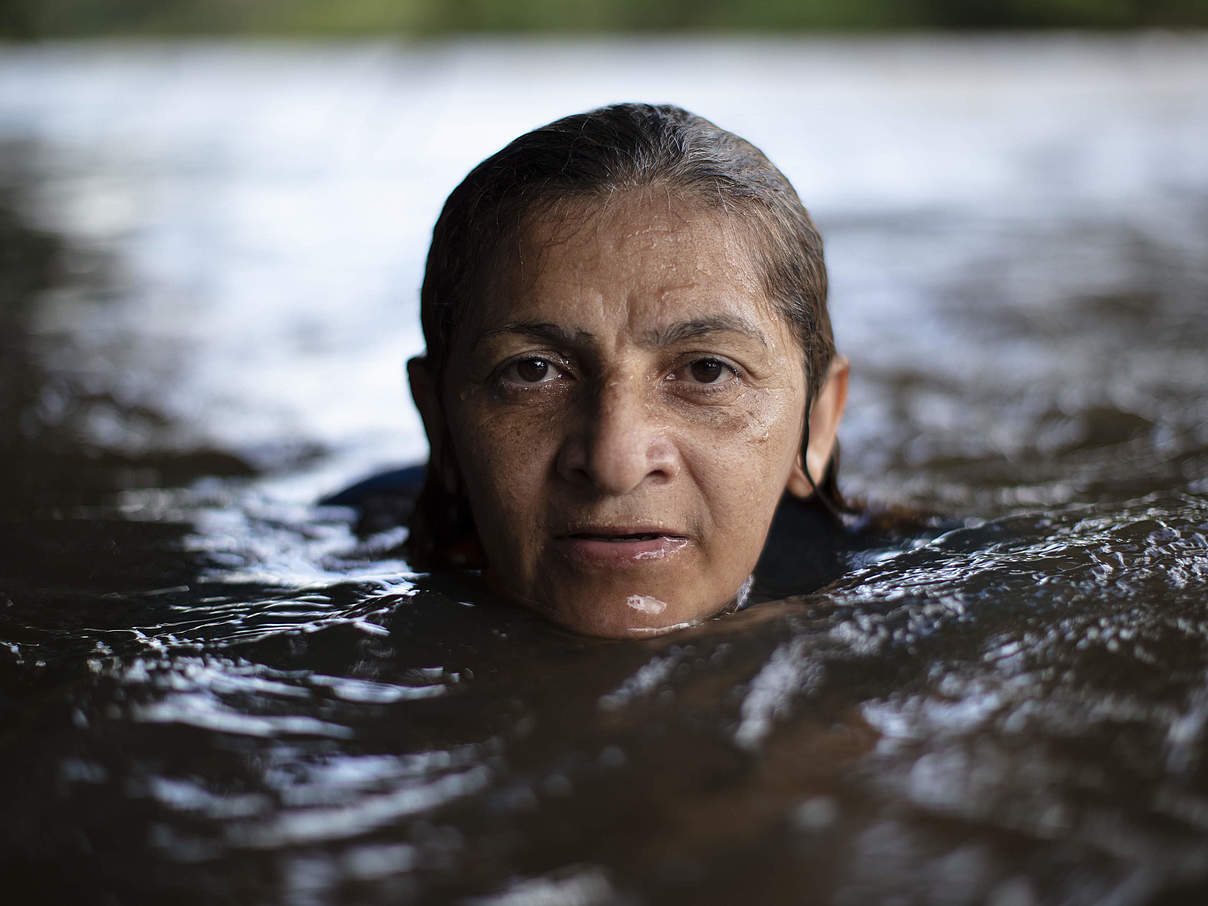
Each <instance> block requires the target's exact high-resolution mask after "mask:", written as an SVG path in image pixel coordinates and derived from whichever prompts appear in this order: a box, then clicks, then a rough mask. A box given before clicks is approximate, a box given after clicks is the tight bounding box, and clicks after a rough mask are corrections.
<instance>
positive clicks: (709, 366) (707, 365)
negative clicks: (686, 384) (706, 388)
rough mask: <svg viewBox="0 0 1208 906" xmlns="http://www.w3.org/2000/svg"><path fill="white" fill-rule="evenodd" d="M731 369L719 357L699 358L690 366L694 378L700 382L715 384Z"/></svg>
mask: <svg viewBox="0 0 1208 906" xmlns="http://www.w3.org/2000/svg"><path fill="white" fill-rule="evenodd" d="M728 370H729V368H728V367H727V365H726V364H725V363H724V362H719V361H718V360H717V359H697V360H696V361H695V362H693V363H692V364H691V365H689V366H688V372H689V373H690V374H691V375H692V380H694V381H696V382H697V383H699V384H713V383H716V382H717V381H718V379H720V378H721V377H723V376H724V375H725V373H726V372H727V371H728Z"/></svg>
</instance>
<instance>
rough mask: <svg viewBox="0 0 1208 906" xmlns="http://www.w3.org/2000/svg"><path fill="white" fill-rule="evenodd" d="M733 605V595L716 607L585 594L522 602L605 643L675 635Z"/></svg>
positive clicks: (634, 596) (632, 596) (648, 597)
mask: <svg viewBox="0 0 1208 906" xmlns="http://www.w3.org/2000/svg"><path fill="white" fill-rule="evenodd" d="M733 601H734V595H731V596H729V597H727V598H726V599H725V600H723V601H722V602H720V603H717V604H703V603H693V602H685V601H683V600H680V601H678V602H677V601H675V600H672V601H670V602H667V601H663V600H661V599H659V598H656V597H654V596H653V595H641V594H628V595H618V594H616V593H615V592H614V593H612V594H599V595H592V596H585V595H583V593H582V592H579V593H577V594H574V595H567V596H563V597H562V598H560V599H558V601H557V603H551V602H549V601H531V600H522V601H521V603H523V604H524V605H525V606H527V607H529V608H531V609H532V610H535V611H537V612H539V613H540V614H542V615H543V616H544V617H546V618H547V619H549V620H550V621H551V622H554V623H557V624H558V625H559V626H561V627H563V628H564V629H569V630H570V631H572V632H577V633H579V634H581V635H589V636H595V637H597V638H605V639H634V638H648V637H650V636H656V635H663V634H664V633H668V632H675V631H676V630H679V629H685V628H687V627H689V626H692V625H695V624H696V623H700V622H702V621H703V620H707V619H709V618H711V617H714V616H716V615H717V614H718V613H720V612H721V611H723V610H725V609H726V607H727V606H729V605H730V604H731V603H733Z"/></svg>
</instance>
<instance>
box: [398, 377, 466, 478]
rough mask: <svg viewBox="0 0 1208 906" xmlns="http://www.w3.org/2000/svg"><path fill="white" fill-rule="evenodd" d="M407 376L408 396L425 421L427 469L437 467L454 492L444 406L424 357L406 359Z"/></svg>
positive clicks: (455, 474)
mask: <svg viewBox="0 0 1208 906" xmlns="http://www.w3.org/2000/svg"><path fill="white" fill-rule="evenodd" d="M407 378H408V380H409V381H410V383H411V399H413V400H414V401H415V408H416V409H418V410H419V417H420V418H421V419H422V420H423V423H424V433H425V434H427V435H428V451H429V452H428V468H429V469H439V470H440V478H441V482H442V483H443V484H444V486H445V490H447V491H449V492H451V493H452V492H456V490H457V472H456V470H455V469H454V468H452V466H451V461H450V459H449V456H448V454H449V453H451V452H452V451H449V450H446V449H445V446H446V445H447V436H448V435H446V433H445V408H444V406H443V405H442V403H441V400H440V392H439V390H438V389H437V382H436V375H434V374H433V373H432V368H431V366H430V364H429V362H428V359H427V358H425V357H424V356H416V357H415V358H413V359H408V360H407Z"/></svg>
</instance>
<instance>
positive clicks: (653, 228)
mask: <svg viewBox="0 0 1208 906" xmlns="http://www.w3.org/2000/svg"><path fill="white" fill-rule="evenodd" d="M748 247H749V241H745V240H744V235H743V231H742V228H741V227H740V226H737V225H735V224H732V223H728V222H727V221H726V219H725V218H724V215H721V214H718V213H715V212H713V211H711V210H708V209H706V208H704V207H703V206H696V205H692V204H685V203H679V202H675V201H671V200H669V199H668V197H667V196H666V195H664V194H651V193H631V194H629V195H627V196H621V197H620V198H619V199H614V200H613V201H612V202H611V203H609V204H608V205H606V206H605V207H603V208H600V207H598V206H597V207H594V208H593V207H588V206H587V205H586V204H576V205H572V206H569V207H566V208H563V209H562V213H561V214H560V215H559V216H556V217H549V218H546V219H544V220H541V221H539V222H537V223H534V224H532V225H531V226H530V227H529V228H528V229H527V230H526V232H525V235H523V236H522V237H521V240H520V243H519V248H518V252H519V254H518V255H517V257H516V260H515V262H514V264H513V265H512V266H511V268H510V269H508V270H507V271H505V272H504V273H501V274H500V275H499V277H498V280H497V281H496V282H495V283H494V284H493V285H490V286H488V287H487V289H486V290H485V292H484V293H483V298H482V300H481V301H480V302H479V303H478V304H477V306H476V310H475V312H474V313H473V315H472V316H471V317H470V318H468V319H467V322H466V323H465V324H463V325H462V326H461V327H459V329H458V330H457V332H456V335H455V337H454V339H453V344H452V348H451V350H450V353H451V354H450V357H449V365H448V370H447V373H446V376H445V381H444V388H443V395H442V398H441V401H440V405H441V408H442V409H443V412H442V413H440V414H439V415H437V419H439V418H443V419H444V425H445V427H446V428H447V434H446V436H447V438H448V442H449V443H450V444H451V445H452V452H453V458H454V459H455V461H456V464H457V474H458V476H459V479H458V480H460V481H461V482H462V483H463V490H464V492H465V493H466V495H467V497H468V499H469V502H470V507H471V510H472V512H473V514H474V519H475V523H476V525H477V528H478V534H479V538H480V541H481V544H482V547H483V550H484V552H485V554H486V558H487V563H488V569H487V576H488V578H489V579H490V581H491V582H492V584H493V585H494V586H495V587H496V588H498V589H499V590H501V591H503V592H505V593H506V594H508V595H510V596H511V597H513V598H516V599H518V600H520V601H521V602H523V603H525V604H526V605H528V606H530V607H532V608H534V609H535V610H538V611H540V612H542V613H544V614H546V615H547V616H548V617H550V618H551V619H553V620H554V621H556V622H558V623H560V624H562V625H564V626H566V627H568V628H570V629H574V630H577V631H580V632H585V633H589V634H593V635H603V636H625V635H638V634H642V633H649V632H657V631H659V630H665V629H669V628H674V627H677V626H680V625H683V624H686V623H691V622H694V621H697V620H700V619H703V618H705V617H708V616H710V615H712V614H715V613H717V612H718V611H719V610H721V609H723V608H724V607H726V605H727V604H729V603H730V602H731V601H733V600H734V599H735V597H736V596H737V595H738V594H739V592H740V590H741V588H742V586H743V584H744V582H745V581H746V580H747V578H748V576H749V575H750V573H751V570H752V569H753V568H754V565H755V562H756V560H757V559H758V557H759V554H760V551H761V549H762V547H763V543H764V539H765V537H766V535H767V531H768V526H769V525H770V523H771V519H772V514H773V512H774V510H775V508H776V505H777V502H778V501H779V499H780V496H781V494H782V493H783V492H784V491H785V489H786V487H789V486H790V484H791V482H794V483H795V484H793V485H792V489H793V490H794V491H795V492H798V493H802V494H804V493H806V491H805V489H804V488H805V485H804V479H803V477H802V476H801V471H800V468H799V467H798V466H797V465H796V464H797V456H798V452H799V445H800V441H801V437H802V428H803V424H802V419H803V417H804V410H805V403H806V379H805V373H804V366H803V356H802V352H801V350H800V348H799V347H798V345H797V343H796V341H795V339H794V337H793V335H792V332H791V330H790V328H789V326H788V325H787V324H786V323H785V322H784V319H783V318H782V317H781V316H780V315H779V314H778V313H777V312H776V309H775V307H774V306H773V305H772V303H771V302H770V301H769V300H768V298H767V296H766V294H765V293H764V291H763V289H762V287H761V283H760V280H759V278H758V276H757V273H756V269H755V265H754V262H753V260H752V255H751V253H750V251H749V249H748ZM425 415H426V417H427V418H428V420H429V429H430V430H431V429H432V426H433V424H435V423H439V421H434V420H433V419H432V418H431V416H432V415H434V413H425ZM811 458H812V457H811Z"/></svg>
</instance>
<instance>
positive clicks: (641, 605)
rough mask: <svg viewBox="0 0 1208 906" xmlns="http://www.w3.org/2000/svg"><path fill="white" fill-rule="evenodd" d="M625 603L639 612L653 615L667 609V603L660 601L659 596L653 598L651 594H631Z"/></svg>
mask: <svg viewBox="0 0 1208 906" xmlns="http://www.w3.org/2000/svg"><path fill="white" fill-rule="evenodd" d="M625 603H626V604H628V605H629V606H630V607H632V608H633V609H634V610H636V611H638V612H639V613H648V614H650V615H652V616H654V615H657V614H660V613H662V612H663V611H664V610H666V609H667V604H666V603H665V602H663V601H660V600H659V599H658V598H652V597H650V596H649V595H630V596H629V597H628V598H626V599H625Z"/></svg>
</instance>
